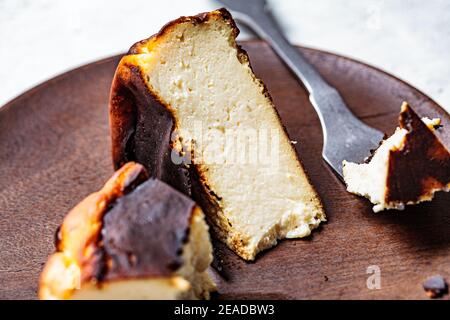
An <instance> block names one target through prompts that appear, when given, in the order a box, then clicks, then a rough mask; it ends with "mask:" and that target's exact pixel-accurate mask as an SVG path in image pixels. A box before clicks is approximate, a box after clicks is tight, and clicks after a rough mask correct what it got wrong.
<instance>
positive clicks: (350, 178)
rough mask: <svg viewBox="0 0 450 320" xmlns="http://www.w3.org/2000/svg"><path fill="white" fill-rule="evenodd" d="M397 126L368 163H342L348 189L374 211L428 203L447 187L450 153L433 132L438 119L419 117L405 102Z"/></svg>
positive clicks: (449, 184) (449, 174)
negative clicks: (372, 205)
mask: <svg viewBox="0 0 450 320" xmlns="http://www.w3.org/2000/svg"><path fill="white" fill-rule="evenodd" d="M399 122H400V127H398V128H397V129H396V131H395V133H394V134H393V135H392V136H390V137H389V138H388V139H386V140H384V141H383V142H382V143H381V145H380V147H379V148H378V149H377V150H376V151H375V153H374V154H373V156H372V158H371V159H370V161H369V162H367V163H362V164H357V163H351V162H347V161H344V163H343V165H344V167H343V171H344V180H345V182H346V183H347V190H348V191H349V192H351V193H355V194H358V195H361V196H364V197H367V198H368V199H369V200H370V201H371V202H372V203H373V204H375V206H374V207H373V210H374V211H375V212H378V211H381V210H384V209H398V210H402V209H404V207H405V205H409V204H417V203H419V202H422V201H430V200H432V199H433V197H434V193H435V192H436V191H440V190H444V191H448V190H449V187H450V153H449V149H448V148H447V147H446V146H445V145H444V144H443V143H442V142H441V141H440V140H439V138H438V137H437V136H436V134H435V130H439V129H436V128H437V127H439V124H440V120H439V119H428V118H422V119H420V118H419V116H418V115H417V114H416V113H415V112H414V111H413V110H412V109H411V107H410V106H409V105H408V104H407V103H406V102H404V103H403V105H402V107H401V112H400V117H399Z"/></svg>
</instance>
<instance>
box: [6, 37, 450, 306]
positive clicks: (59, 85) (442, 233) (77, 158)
mask: <svg viewBox="0 0 450 320" xmlns="http://www.w3.org/2000/svg"><path fill="white" fill-rule="evenodd" d="M243 46H244V48H245V49H246V50H247V51H248V52H249V55H250V58H251V61H252V65H253V67H254V70H255V73H256V74H257V75H258V76H259V77H260V78H262V79H263V81H264V82H265V83H266V84H267V86H268V88H269V90H270V92H271V94H272V96H273V98H274V100H275V104H276V106H277V108H278V111H279V113H280V115H281V118H282V120H283V122H284V124H285V125H286V127H287V130H288V131H289V134H290V136H291V138H292V140H297V141H298V142H299V143H298V144H297V145H296V147H297V150H298V152H299V154H300V157H301V159H302V160H303V162H304V165H305V167H306V168H307V170H308V172H309V174H310V176H311V179H312V181H313V183H314V185H315V186H316V187H317V190H318V192H319V193H320V195H321V197H322V199H323V201H324V203H325V206H326V212H327V215H328V223H326V224H325V225H324V226H323V227H321V228H320V229H319V230H318V231H316V232H314V233H313V235H312V236H311V237H309V238H308V239H303V240H289V241H288V240H286V241H282V242H281V243H280V244H279V245H278V246H277V247H275V248H273V249H272V250H269V251H267V252H265V253H263V254H261V255H260V256H258V259H257V260H256V262H254V263H246V262H244V261H243V260H241V259H239V258H238V257H237V256H236V255H234V254H233V253H231V252H230V251H229V250H228V249H226V248H224V246H222V245H219V246H218V251H219V253H220V254H221V255H222V256H223V259H224V268H225V271H226V272H227V273H228V276H229V280H228V281H224V280H220V281H219V292H220V295H219V297H220V298H223V299H229V298H256V299H259V298H300V299H303V298H307V299H310V298H327V299H335V298H338V299H339V298H342V299H344V298H419V299H420V298H425V297H426V296H425V293H424V292H423V290H422V288H421V283H422V281H423V280H424V279H425V278H426V277H428V276H431V275H434V274H442V275H443V276H446V277H447V278H448V279H449V278H450V209H449V208H450V194H449V193H445V194H444V193H440V194H438V195H437V197H436V199H435V201H433V202H431V203H426V204H422V205H418V206H414V207H409V208H407V209H406V210H405V211H403V212H384V213H378V214H375V213H373V212H372V210H371V205H370V204H369V203H368V201H367V200H365V199H362V198H359V197H356V196H353V195H351V194H349V193H347V192H346V191H345V188H344V185H343V184H342V183H341V182H340V181H339V180H338V179H337V178H336V177H335V176H334V174H333V173H332V172H331V171H330V169H329V168H328V167H327V165H326V164H325V163H324V161H322V159H321V149H322V133H321V127H320V124H319V120H318V118H317V116H316V114H315V112H314V110H313V108H312V106H311V105H310V103H309V101H308V97H307V95H306V93H305V91H304V89H303V88H302V87H301V85H300V84H299V83H298V82H297V81H296V80H295V78H294V77H293V76H292V75H291V74H290V73H289V71H288V70H287V69H286V68H285V67H284V66H283V64H282V63H280V61H279V60H278V58H277V57H276V56H275V55H274V54H273V53H272V51H271V50H270V48H269V47H268V46H267V44H265V43H263V42H260V41H251V42H244V43H243ZM301 51H303V52H304V53H305V55H306V56H307V58H308V59H309V60H310V61H311V62H312V63H313V64H314V65H315V66H316V67H317V68H318V69H319V71H320V72H321V73H322V75H323V76H324V77H325V78H326V79H327V80H328V81H329V82H330V83H331V84H332V85H333V86H335V87H336V88H337V89H338V90H339V91H340V92H341V94H342V95H343V97H344V99H345V100H346V102H347V103H348V105H349V106H350V107H351V108H352V110H353V111H354V113H355V114H356V115H357V116H358V117H360V118H362V119H363V120H364V121H366V122H367V123H368V124H369V125H372V126H375V127H377V128H379V129H381V130H383V131H385V132H387V133H389V134H391V133H392V132H393V130H394V128H395V126H396V125H397V116H398V113H399V109H400V104H401V102H402V101H403V100H407V101H409V102H410V104H411V105H412V106H413V108H414V109H415V110H416V111H417V112H418V113H419V114H420V115H422V116H425V115H426V116H429V117H441V118H442V119H443V123H444V129H443V132H442V134H441V135H442V137H443V139H444V141H445V142H446V143H450V133H449V132H450V129H448V128H449V126H450V118H449V116H448V115H447V114H446V113H445V112H444V111H443V110H442V109H441V108H440V107H439V106H438V105H437V104H436V103H435V102H433V101H432V100H431V99H430V98H428V97H427V96H425V95H424V94H423V93H421V92H419V91H418V90H416V89H414V88H412V87H411V86H409V85H408V84H406V83H404V82H402V81H400V80H398V79H396V78H394V77H392V76H390V75H388V74H386V73H384V72H382V71H380V70H377V69H374V68H372V67H369V66H367V65H365V64H362V63H359V62H355V61H353V60H350V59H347V58H343V57H340V56H337V55H334V54H330V53H325V52H321V51H317V50H312V49H305V48H302V49H301ZM119 58H120V57H112V58H109V59H105V60H102V61H98V62H95V63H92V64H89V65H86V66H83V67H81V68H78V69H76V70H73V71H70V72H67V73H65V74H63V75H60V76H58V77H56V78H54V79H52V80H49V81H47V82H45V83H43V84H41V85H39V86H37V87H36V88H34V89H32V90H30V91H28V92H26V93H25V94H23V95H22V96H20V97H18V98H16V99H15V100H13V101H11V102H10V103H8V104H7V105H5V106H4V107H3V108H2V109H1V110H0V298H3V299H19V298H21V299H33V298H36V289H37V283H38V276H39V273H40V271H41V269H42V266H43V264H44V262H45V261H46V258H47V256H48V255H49V254H50V253H51V252H52V251H53V250H54V247H53V239H54V232H55V230H56V228H57V226H58V225H59V224H60V223H61V220H62V218H63V217H64V215H65V214H66V213H67V211H68V210H69V209H70V208H72V207H73V206H74V205H75V204H76V203H78V202H79V201H80V200H81V199H82V198H84V197H85V196H86V195H88V194H89V193H91V192H93V191H96V190H97V189H99V188H100V186H102V184H103V183H104V182H105V181H106V179H107V178H108V177H109V176H110V175H111V174H112V172H113V170H112V164H111V159H110V153H109V149H110V140H109V128H108V112H107V103H108V93H109V87H110V83H111V79H112V76H113V73H114V70H115V67H116V65H117V63H118V61H119ZM370 266H377V267H378V268H379V270H380V273H381V289H369V288H368V286H367V280H368V278H369V276H371V275H372V273H369V274H368V273H367V269H368V268H369V267H370Z"/></svg>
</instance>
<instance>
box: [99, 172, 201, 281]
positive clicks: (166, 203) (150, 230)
mask: <svg viewBox="0 0 450 320" xmlns="http://www.w3.org/2000/svg"><path fill="white" fill-rule="evenodd" d="M194 206H195V203H194V202H193V201H192V200H191V199H189V198H187V197H186V196H184V195H183V194H181V193H179V192H177V191H175V190H174V189H172V188H171V187H169V186H168V185H166V184H165V183H163V182H161V181H159V180H153V179H151V180H148V181H146V182H144V183H143V184H141V185H140V186H139V187H138V188H137V189H135V190H134V191H133V192H132V193H130V194H128V195H126V196H124V197H122V198H120V199H118V200H117V201H116V203H115V204H114V207H113V208H112V209H111V210H109V211H108V213H107V214H106V216H105V218H104V226H103V230H102V243H103V251H104V254H105V255H106V256H107V259H108V271H107V274H106V277H107V278H108V279H115V278H124V277H138V276H142V275H145V276H149V275H150V276H170V275H171V274H172V272H173V271H174V270H176V269H178V268H179V267H180V266H181V263H182V260H181V253H182V250H183V245H184V244H185V242H186V241H187V236H188V233H189V226H190V220H191V216H192V212H193V209H194Z"/></svg>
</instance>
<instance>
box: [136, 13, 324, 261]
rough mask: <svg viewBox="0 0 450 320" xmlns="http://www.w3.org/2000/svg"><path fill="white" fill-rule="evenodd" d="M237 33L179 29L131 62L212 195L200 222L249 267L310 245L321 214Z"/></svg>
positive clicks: (221, 27) (214, 22) (184, 25)
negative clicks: (301, 242)
mask: <svg viewBox="0 0 450 320" xmlns="http://www.w3.org/2000/svg"><path fill="white" fill-rule="evenodd" d="M234 32H235V29H233V27H232V26H230V24H229V22H228V21H227V20H224V19H222V16H221V14H220V13H218V14H216V15H212V17H211V18H209V19H208V21H207V22H204V23H201V24H195V23H192V22H190V21H186V22H180V23H177V24H173V25H171V26H170V28H168V29H167V30H164V31H163V34H162V35H160V36H159V37H156V38H155V39H152V38H151V39H150V40H148V43H146V44H144V45H142V46H141V47H140V48H139V51H140V54H138V55H134V56H132V57H130V59H129V60H130V61H134V62H135V63H137V64H138V65H139V66H140V68H141V69H142V70H143V72H144V74H145V76H146V81H147V85H148V87H149V90H150V91H151V92H152V93H153V94H154V95H156V96H157V97H158V99H160V100H161V101H162V102H163V104H164V105H167V106H168V108H169V109H170V110H171V112H173V114H174V118H175V123H176V129H177V133H178V137H179V139H178V140H176V142H175V145H176V147H177V148H178V149H181V148H185V149H186V148H187V150H188V151H187V152H188V153H192V154H193V159H192V163H193V164H194V165H196V166H197V168H198V170H199V171H200V173H201V176H202V178H203V179H202V182H203V183H204V186H205V188H206V189H207V190H211V191H212V192H213V193H214V195H215V198H216V202H217V207H218V210H217V211H216V212H214V213H211V212H206V213H207V216H208V219H209V221H210V222H212V226H213V227H214V229H215V231H216V233H217V234H218V235H219V237H220V238H221V239H222V240H223V241H225V242H226V243H227V244H228V245H229V246H230V247H231V248H232V249H233V250H235V251H236V252H237V253H238V254H239V255H240V256H241V257H243V258H244V259H248V260H252V259H254V258H255V255H256V254H257V253H258V252H259V251H261V250H263V249H266V248H268V247H271V246H273V245H275V244H276V242H277V240H278V239H283V238H301V237H305V236H308V235H309V234H310V233H311V230H312V229H314V228H316V227H317V226H318V225H319V224H320V222H321V221H324V220H325V214H324V212H323V208H322V205H321V203H320V200H319V198H318V196H317V194H316V192H315V190H314V189H313V187H312V186H311V184H310V182H309V181H308V178H307V176H306V174H305V172H304V170H303V168H302V165H301V164H300V162H299V160H298V159H297V155H296V153H295V150H294V148H293V147H292V145H291V141H290V140H289V138H288V136H287V135H286V133H285V131H284V130H283V127H282V125H281V123H280V119H279V117H278V115H277V112H276V110H275V108H274V106H273V103H272V101H271V99H270V97H269V96H268V94H267V93H266V89H265V87H264V85H263V84H262V83H261V81H260V80H259V79H257V78H256V77H255V75H254V74H253V72H252V70H251V68H250V65H249V62H248V60H247V56H246V54H243V53H242V52H241V51H240V50H239V48H238V47H237V46H236V43H235V34H234ZM199 127H200V128H201V129H200V130H196V129H198V128H199ZM233 132H234V133H235V134H236V136H237V137H238V139H239V137H241V138H242V136H246V137H245V138H244V139H246V138H248V140H247V141H249V142H248V143H247V144H245V143H244V147H242V148H241V147H236V144H234V145H233V144H232V143H228V144H227V142H226V141H227V137H229V135H230V134H233ZM265 132H269V133H270V139H271V140H270V139H269V140H270V142H269V143H268V144H270V143H271V145H270V147H269V148H268V149H270V150H269V151H267V152H264V150H261V148H263V149H264V146H262V147H261V144H260V145H258V146H257V145H256V144H257V142H256V140H255V139H254V138H255V136H256V137H259V136H258V134H260V133H265ZM252 138H253V140H251V139H252ZM259 142H260V141H259ZM241 146H242V145H241ZM258 147H259V148H258ZM236 149H237V152H236ZM150 151H151V150H150ZM233 152H236V154H237V156H236V157H233V156H230V155H232V153H233ZM255 153H259V154H260V156H257V157H256V159H255ZM262 153H264V155H263V156H261V154H262ZM239 157H240V158H239ZM252 157H253V158H252ZM218 159H219V160H218Z"/></svg>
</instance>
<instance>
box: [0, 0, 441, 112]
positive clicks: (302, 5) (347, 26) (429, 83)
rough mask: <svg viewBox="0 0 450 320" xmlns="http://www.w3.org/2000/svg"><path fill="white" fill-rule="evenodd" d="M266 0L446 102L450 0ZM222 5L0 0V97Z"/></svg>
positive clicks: (187, 0)
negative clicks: (182, 17)
mask: <svg viewBox="0 0 450 320" xmlns="http://www.w3.org/2000/svg"><path fill="white" fill-rule="evenodd" d="M269 3H270V4H271V7H272V8H273V10H274V13H275V16H276V17H278V18H279V22H280V24H281V26H282V27H283V30H284V31H285V33H286V35H287V36H288V38H289V39H290V40H291V42H293V43H296V44H302V45H306V46H311V47H316V48H321V49H325V50H328V51H332V52H337V53H340V54H343V55H346V56H350V57H353V58H356V59H358V60H362V61H364V62H367V63H369V64H372V65H375V66H377V67H380V68H382V69H384V70H386V71H388V72H391V73H393V74H394V75H396V76H398V77H400V78H402V79H404V80H406V81H407V82H409V83H411V84H412V85H414V86H416V87H417V88H419V89H421V90H423V91H424V92H425V93H427V94H428V95H430V96H431V97H432V98H433V99H435V100H436V101H437V102H438V103H440V104H441V105H442V106H444V107H446V109H447V110H450V1H449V0H429V1H423V0H377V1H375V0H314V1H313V0H290V1H288V0H283V1H269ZM219 6H220V5H219V4H217V3H216V2H214V1H213V0H198V1H197V0H126V1H118V0H109V1H107V0H78V1H68V0H0V61H1V68H0V105H3V104H4V103H6V102H7V101H8V100H10V99H12V98H14V97H15V96H17V95H19V94H20V93H22V92H23V91H24V90H26V89H29V88H31V87H33V86H34V85H36V84H38V83H40V82H42V81H44V80H46V79H49V78H51V77H53V76H54V75H56V74H59V73H61V72H64V71H67V70H69V69H72V68H74V67H76V66H80V65H82V64H84V63H87V62H91V61H95V60H97V59H99V58H104V57H107V56H110V55H114V54H118V53H121V52H124V51H126V50H127V49H128V48H129V46H130V45H131V44H132V43H134V42H135V41H137V40H140V39H143V38H146V37H148V36H149V35H151V34H153V33H155V32H156V31H158V30H159V28H160V27H161V26H162V25H163V24H164V23H166V22H167V21H169V20H171V19H174V18H176V17H178V16H180V15H191V14H196V13H199V12H202V11H208V10H212V9H214V8H217V7H219ZM249 37H252V35H251V34H249V33H246V32H243V33H242V34H241V36H240V38H241V39H246V38H249Z"/></svg>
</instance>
